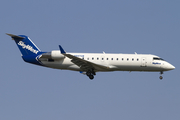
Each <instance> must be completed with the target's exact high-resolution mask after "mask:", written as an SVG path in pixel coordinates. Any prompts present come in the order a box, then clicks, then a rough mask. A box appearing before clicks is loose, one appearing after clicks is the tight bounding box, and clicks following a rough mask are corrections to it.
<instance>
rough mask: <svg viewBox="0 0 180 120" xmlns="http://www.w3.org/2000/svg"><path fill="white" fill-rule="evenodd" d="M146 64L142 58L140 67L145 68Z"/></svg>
mask: <svg viewBox="0 0 180 120" xmlns="http://www.w3.org/2000/svg"><path fill="white" fill-rule="evenodd" d="M146 63H147V62H146V58H142V59H141V66H142V67H146V66H147V65H146Z"/></svg>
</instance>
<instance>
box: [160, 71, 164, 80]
mask: <svg viewBox="0 0 180 120" xmlns="http://www.w3.org/2000/svg"><path fill="white" fill-rule="evenodd" d="M160 74H161V76H160V77H159V79H160V80H162V79H163V77H162V74H163V71H161V72H160Z"/></svg>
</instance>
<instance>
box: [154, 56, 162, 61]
mask: <svg viewBox="0 0 180 120" xmlns="http://www.w3.org/2000/svg"><path fill="white" fill-rule="evenodd" d="M153 60H162V61H164V59H162V58H158V57H153Z"/></svg>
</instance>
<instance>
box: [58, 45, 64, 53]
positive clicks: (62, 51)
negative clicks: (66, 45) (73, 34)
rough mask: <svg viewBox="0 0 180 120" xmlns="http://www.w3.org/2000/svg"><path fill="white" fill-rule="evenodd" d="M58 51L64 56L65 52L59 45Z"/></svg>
mask: <svg viewBox="0 0 180 120" xmlns="http://www.w3.org/2000/svg"><path fill="white" fill-rule="evenodd" d="M59 49H60V51H61V53H62V54H66V52H65V51H64V49H63V48H62V47H61V45H59Z"/></svg>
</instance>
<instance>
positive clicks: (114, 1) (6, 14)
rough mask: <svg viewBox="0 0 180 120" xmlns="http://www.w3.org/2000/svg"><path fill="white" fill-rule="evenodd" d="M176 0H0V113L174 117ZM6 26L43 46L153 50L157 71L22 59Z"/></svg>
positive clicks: (8, 117)
mask: <svg viewBox="0 0 180 120" xmlns="http://www.w3.org/2000/svg"><path fill="white" fill-rule="evenodd" d="M179 6H180V1H178V0H171V1H170V0H149V1H143V0H124V1H121V0H78V1H75V0H51V1H50V0H1V4H0V51H1V62H0V69H1V72H0V78H1V79H0V120H179V119H180V77H179V75H180V70H179V67H180V62H179V61H180V57H179V54H180V53H179V51H180V47H179V45H180V7H179ZM5 33H12V34H16V35H27V36H29V37H30V38H31V39H32V40H33V42H34V43H35V44H36V45H37V46H38V47H39V48H40V49H41V50H42V51H51V50H58V45H59V44H60V45H62V46H63V47H64V49H65V50H66V51H67V52H100V53H102V51H105V52H106V53H134V52H137V53H139V54H140V53H141V54H155V55H158V56H160V57H162V58H163V59H165V60H167V61H168V62H170V63H171V64H173V65H174V66H175V67H176V69H175V70H172V71H169V72H165V73H164V75H163V77H164V79H163V80H162V81H161V80H159V73H158V72H155V73H151V72H149V73H148V72H131V73H129V72H110V73H97V75H96V76H95V79H94V80H93V81H91V80H89V78H88V77H87V76H85V75H82V74H80V73H78V72H73V71H65V70H55V69H50V68H45V67H40V66H35V65H31V64H28V63H25V62H24V61H23V60H22V59H21V56H20V52H19V50H18V48H17V46H16V44H15V43H14V41H12V40H11V38H10V37H9V36H7V35H5Z"/></svg>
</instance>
